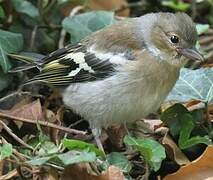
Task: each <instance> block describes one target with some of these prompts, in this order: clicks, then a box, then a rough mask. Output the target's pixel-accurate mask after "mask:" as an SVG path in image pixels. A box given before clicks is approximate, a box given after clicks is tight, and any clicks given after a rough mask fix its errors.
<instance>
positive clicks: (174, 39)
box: [170, 35, 179, 44]
mask: <svg viewBox="0 0 213 180" xmlns="http://www.w3.org/2000/svg"><path fill="white" fill-rule="evenodd" d="M170 40H171V42H172V43H174V44H177V43H179V37H177V36H175V35H172V36H171V38H170Z"/></svg>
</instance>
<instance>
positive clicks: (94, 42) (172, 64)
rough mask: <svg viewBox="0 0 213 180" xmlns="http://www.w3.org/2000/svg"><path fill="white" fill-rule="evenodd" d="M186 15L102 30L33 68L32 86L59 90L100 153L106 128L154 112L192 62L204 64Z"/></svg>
mask: <svg viewBox="0 0 213 180" xmlns="http://www.w3.org/2000/svg"><path fill="white" fill-rule="evenodd" d="M196 40H197V32H196V29H195V25H194V23H193V21H192V20H191V18H190V17H189V16H188V15H186V14H184V13H176V14H173V13H150V14H146V15H144V16H141V17H138V18H130V19H127V20H122V21H120V22H117V23H115V24H114V25H111V26H109V27H106V28H104V29H101V30H99V31H97V32H94V33H93V34H91V35H89V36H88V37H86V38H84V39H83V40H81V41H80V42H79V43H77V44H74V45H68V46H66V47H64V48H62V49H58V50H56V51H55V52H53V53H51V54H49V55H47V56H46V57H45V58H43V59H42V61H43V63H40V64H35V65H33V66H36V67H37V68H39V69H40V73H39V74H38V75H36V76H35V77H34V78H32V79H30V80H29V81H28V82H27V84H28V83H33V82H42V83H46V84H50V85H54V86H57V87H59V89H60V90H61V94H62V97H63V102H64V104H65V105H66V106H67V107H69V108H71V109H72V110H73V111H74V112H76V113H77V114H79V115H81V116H82V117H83V118H84V119H86V120H88V121H89V124H90V127H91V130H92V133H93V135H94V137H95V140H96V142H97V145H98V147H99V148H101V149H103V147H102V145H101V142H100V139H99V136H100V132H101V128H102V127H107V126H109V125H112V124H119V123H124V122H134V121H135V120H138V119H140V118H143V117H145V116H147V115H148V114H149V113H152V112H154V111H156V110H157V109H158V108H159V106H160V104H161V103H162V102H163V101H164V100H165V98H166V96H167V95H168V93H169V92H170V91H171V89H172V87H173V86H174V84H175V82H176V80H177V79H178V76H179V71H180V68H181V67H182V66H184V64H185V63H186V62H187V60H188V59H192V60H197V61H202V60H203V57H202V55H201V54H200V53H199V52H198V51H197V50H196V49H195V44H196Z"/></svg>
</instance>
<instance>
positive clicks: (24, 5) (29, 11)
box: [12, 0, 39, 19]
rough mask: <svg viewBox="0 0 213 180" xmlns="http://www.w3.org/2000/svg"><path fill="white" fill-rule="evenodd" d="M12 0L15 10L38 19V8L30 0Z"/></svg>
mask: <svg viewBox="0 0 213 180" xmlns="http://www.w3.org/2000/svg"><path fill="white" fill-rule="evenodd" d="M12 2H13V5H14V7H15V10H16V11H17V12H19V13H23V14H26V15H28V16H29V17H31V18H33V19H38V17H39V12H38V9H37V8H36V7H35V6H34V5H33V4H32V3H31V2H29V1H26V0H12Z"/></svg>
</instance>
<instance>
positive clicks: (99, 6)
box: [88, 0, 130, 17]
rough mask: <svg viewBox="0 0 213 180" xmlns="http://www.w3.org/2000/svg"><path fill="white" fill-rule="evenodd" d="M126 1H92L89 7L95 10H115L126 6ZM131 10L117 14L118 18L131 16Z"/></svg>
mask: <svg viewBox="0 0 213 180" xmlns="http://www.w3.org/2000/svg"><path fill="white" fill-rule="evenodd" d="M127 4H128V3H127V1H126V0H90V1H89V4H88V6H89V7H90V8H91V9H93V10H107V11H111V10H115V9H119V8H122V7H124V6H126V5H127ZM129 12H130V10H129V9H124V10H122V11H119V12H118V13H116V14H117V15H118V16H125V17H126V16H129Z"/></svg>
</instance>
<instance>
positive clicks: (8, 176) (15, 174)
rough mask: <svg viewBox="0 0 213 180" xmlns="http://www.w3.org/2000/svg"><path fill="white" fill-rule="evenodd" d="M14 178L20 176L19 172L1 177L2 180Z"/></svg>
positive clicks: (13, 171)
mask: <svg viewBox="0 0 213 180" xmlns="http://www.w3.org/2000/svg"><path fill="white" fill-rule="evenodd" d="M14 176H18V171H17V170H16V169H14V170H12V171H10V172H9V173H7V174H5V175H3V176H0V180H7V179H11V178H13V177H14Z"/></svg>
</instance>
